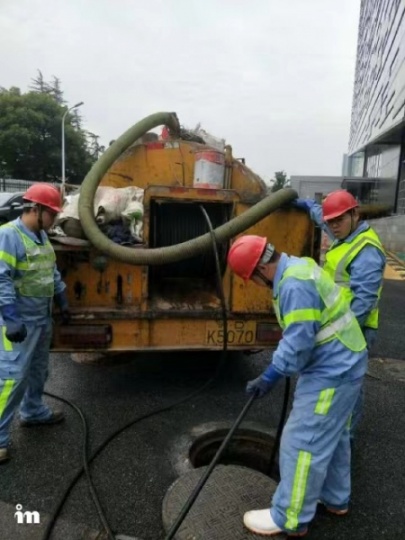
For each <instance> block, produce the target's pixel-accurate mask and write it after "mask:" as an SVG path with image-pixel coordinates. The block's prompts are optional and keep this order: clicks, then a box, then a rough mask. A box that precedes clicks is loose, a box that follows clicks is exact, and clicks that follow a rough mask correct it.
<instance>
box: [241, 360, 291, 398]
mask: <svg viewBox="0 0 405 540" xmlns="http://www.w3.org/2000/svg"><path fill="white" fill-rule="evenodd" d="M282 378H283V375H281V373H279V372H278V371H277V370H275V369H274V367H273V366H272V365H271V364H270V366H269V367H268V368H267V369H266V371H265V372H264V373H263V375H260V377H257V379H253V381H249V382H248V383H247V385H246V393H247V394H254V393H256V394H257V397H259V398H260V397H263V396H265V395H266V394H267V393H268V392H270V390H271V389H272V388H273V386H275V385H276V383H277V382H278V381H279V380H280V379H282Z"/></svg>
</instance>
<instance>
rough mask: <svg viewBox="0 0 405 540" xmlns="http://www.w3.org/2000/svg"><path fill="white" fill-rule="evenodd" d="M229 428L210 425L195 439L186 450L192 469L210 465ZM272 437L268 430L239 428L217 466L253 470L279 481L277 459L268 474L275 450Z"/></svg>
mask: <svg viewBox="0 0 405 540" xmlns="http://www.w3.org/2000/svg"><path fill="white" fill-rule="evenodd" d="M228 431H229V428H225V427H217V428H216V429H215V427H212V426H211V429H209V430H207V431H205V432H203V433H201V434H200V435H199V436H196V437H195V438H194V440H193V442H192V443H191V445H190V447H189V453H188V458H189V461H190V464H191V465H192V466H193V467H194V468H199V467H204V466H206V465H209V464H210V462H211V461H212V459H213V457H214V456H215V454H216V452H217V451H218V449H219V447H220V445H221V443H222V441H223V440H224V438H225V437H226V435H227V434H228ZM274 442H275V437H274V435H272V434H270V433H269V432H267V431H263V430H260V429H257V428H240V429H238V430H236V432H235V434H234V436H233V437H232V439H231V441H230V442H229V444H228V446H227V448H226V449H225V450H224V452H223V454H222V457H221V459H220V460H219V463H221V464H222V465H239V466H243V467H248V468H249V469H254V470H256V471H259V472H261V473H263V474H265V475H268V476H270V477H271V478H273V479H274V480H276V481H279V480H280V477H279V468H278V457H277V456H276V460H275V463H274V465H273V467H272V470H271V471H270V469H269V468H270V459H271V455H272V453H273V449H274Z"/></svg>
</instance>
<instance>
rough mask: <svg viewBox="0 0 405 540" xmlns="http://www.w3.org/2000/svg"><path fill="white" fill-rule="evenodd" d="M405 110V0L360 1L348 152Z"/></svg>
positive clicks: (390, 124)
mask: <svg viewBox="0 0 405 540" xmlns="http://www.w3.org/2000/svg"><path fill="white" fill-rule="evenodd" d="M404 112H405V0H362V6H361V15H360V24H359V42H358V46H357V64H356V74H355V84H354V96H353V108H352V120H351V130H350V143H349V154H353V153H354V152H356V151H357V150H360V149H361V148H363V147H364V146H365V145H366V144H368V143H370V142H371V141H374V140H375V139H376V138H377V137H379V136H381V135H382V134H383V133H385V132H387V131H389V130H390V129H391V128H393V127H394V126H396V125H397V124H400V123H401V122H403V120H404Z"/></svg>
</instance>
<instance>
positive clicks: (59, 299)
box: [54, 291, 70, 324]
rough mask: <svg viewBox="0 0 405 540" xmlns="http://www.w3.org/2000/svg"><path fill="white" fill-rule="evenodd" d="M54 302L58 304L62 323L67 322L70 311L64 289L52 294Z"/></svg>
mask: <svg viewBox="0 0 405 540" xmlns="http://www.w3.org/2000/svg"><path fill="white" fill-rule="evenodd" d="M54 300H55V304H56V305H57V306H58V308H59V311H60V315H61V318H62V324H69V322H70V311H69V303H68V299H67V296H66V293H65V291H62V292H60V293H58V294H55V296H54Z"/></svg>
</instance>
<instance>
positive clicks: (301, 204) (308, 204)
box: [291, 199, 315, 212]
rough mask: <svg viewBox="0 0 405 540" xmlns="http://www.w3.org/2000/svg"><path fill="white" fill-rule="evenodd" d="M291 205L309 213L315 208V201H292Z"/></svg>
mask: <svg viewBox="0 0 405 540" xmlns="http://www.w3.org/2000/svg"><path fill="white" fill-rule="evenodd" d="M291 204H292V206H295V208H301V210H305V211H306V212H309V211H310V210H311V208H312V207H313V206H314V204H315V201H314V200H313V199H294V200H293V201H291Z"/></svg>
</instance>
